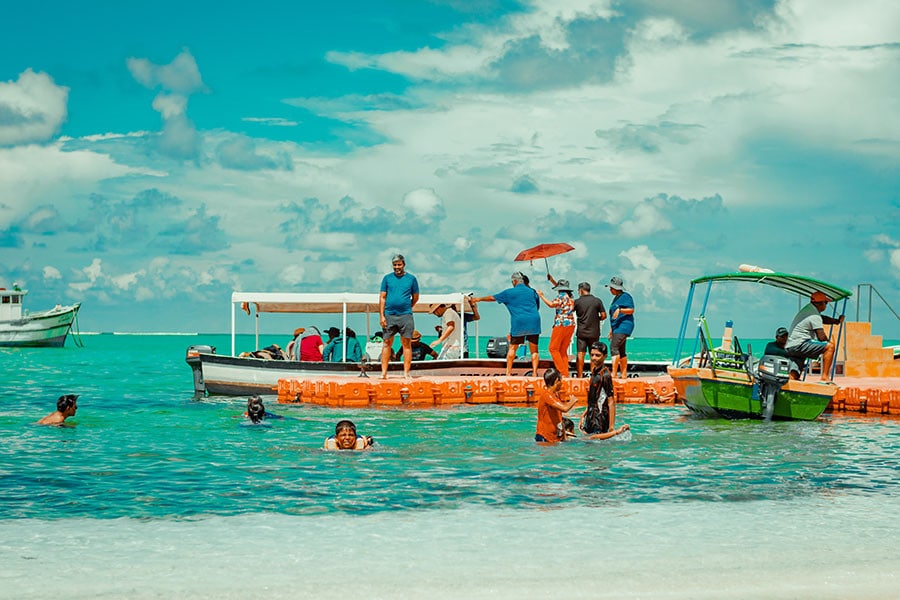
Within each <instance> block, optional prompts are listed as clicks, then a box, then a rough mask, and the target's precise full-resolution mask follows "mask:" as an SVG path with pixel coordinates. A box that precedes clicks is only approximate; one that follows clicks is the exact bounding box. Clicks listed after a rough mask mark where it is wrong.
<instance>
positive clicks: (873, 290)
mask: <svg viewBox="0 0 900 600" xmlns="http://www.w3.org/2000/svg"><path fill="white" fill-rule="evenodd" d="M863 289H867V290H868V291H869V297H868V302H867V305H866V309H867V312H868V316H867V318H866V321H868V322H869V323H871V322H872V294H873V293H874V294H875V295H876V296H878V298H879V299H880V300H881V301H882V302H883V303H884V305H885V306H886V307H887V309H888V310H889V311H891V313H892V314H893V315H894V317H895V318H896V319H897V320H898V321H900V315H898V314H897V311H895V310H894V308H893V307H892V306H891V305H890V303H889V302H888V301H887V300H885V298H884V296H882V295H881V292H879V291H878V289H877V288H876V287H875V286H874V285H872V284H871V283H860V284H858V285H857V286H856V320H857V321H859V308H860V305H861V304H862V290H863Z"/></svg>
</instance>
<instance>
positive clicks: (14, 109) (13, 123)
mask: <svg viewBox="0 0 900 600" xmlns="http://www.w3.org/2000/svg"><path fill="white" fill-rule="evenodd" d="M68 97H69V88H67V87H64V86H59V85H56V84H55V83H54V82H53V79H52V78H51V77H50V76H49V75H47V74H46V73H35V72H34V71H32V70H31V69H26V70H25V71H24V72H22V73H21V74H20V75H19V78H18V79H17V80H16V81H5V82H0V146H11V145H14V144H30V143H35V142H45V141H47V140H49V139H50V138H52V137H53V136H54V135H55V134H56V133H57V132H58V131H59V128H60V127H61V126H62V124H63V123H64V122H65V120H66V116H67V108H66V106H67V102H68Z"/></svg>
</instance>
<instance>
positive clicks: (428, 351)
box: [397, 329, 438, 361]
mask: <svg viewBox="0 0 900 600" xmlns="http://www.w3.org/2000/svg"><path fill="white" fill-rule="evenodd" d="M405 350H406V348H405V347H404V346H400V349H399V350H398V351H397V360H402V359H403V357H404V355H405V354H404V353H405ZM426 356H430V357H431V358H432V359H436V358H437V357H438V353H437V351H436V350H435V349H434V348H432V347H431V346H429V345H428V344H426V343H425V342H423V341H422V332H420V331H419V330H418V329H415V330H413V334H412V339H411V341H410V344H409V359H410V360H415V361H419V360H425V357H426Z"/></svg>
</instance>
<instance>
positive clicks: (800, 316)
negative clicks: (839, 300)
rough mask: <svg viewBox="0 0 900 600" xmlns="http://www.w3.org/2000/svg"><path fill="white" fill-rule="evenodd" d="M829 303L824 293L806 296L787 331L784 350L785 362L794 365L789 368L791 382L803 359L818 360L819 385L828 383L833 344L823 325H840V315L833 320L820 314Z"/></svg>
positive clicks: (804, 364)
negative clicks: (805, 300)
mask: <svg viewBox="0 0 900 600" xmlns="http://www.w3.org/2000/svg"><path fill="white" fill-rule="evenodd" d="M830 301H831V300H830V299H829V298H828V296H827V295H825V293H824V292H813V293H812V294H810V295H809V304H807V305H806V306H804V307H803V308H801V309H800V311H799V312H798V313H797V316H795V317H794V320H793V321H792V322H791V326H790V327H789V328H788V329H789V333H788V339H787V342H786V343H785V346H784V349H785V352H787V355H788V358H791V359H793V360H794V362H795V363H796V367H797V369H796V370H794V368H793V367H792V368H791V378H792V379H799V378H800V373H801V372H802V371H803V370H804V368H805V366H806V359H807V358H819V357H820V356H821V357H822V379H821V381H822V383H831V365H832V362H833V361H834V349H835V346H834V341H833V340H831V339H829V338H828V334H826V333H825V325H840V324H841V323H843V322H844V315H841V316H840V317H838V318H837V319H835V318H834V317H829V316H828V315H823V314H821V313H822V311H823V310H825V307H827V306H828V303H829V302H830Z"/></svg>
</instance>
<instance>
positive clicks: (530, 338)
mask: <svg viewBox="0 0 900 600" xmlns="http://www.w3.org/2000/svg"><path fill="white" fill-rule="evenodd" d="M539 339H541V336H540V334H537V333H534V334H531V335H511V336H509V343H510V345H513V344H515V345H517V346H518V345H519V344H522V343H523V342H525V341H527V342H528V343H530V344H534V345H535V346H537V343H538V340H539Z"/></svg>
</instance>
